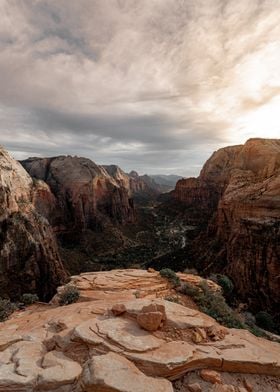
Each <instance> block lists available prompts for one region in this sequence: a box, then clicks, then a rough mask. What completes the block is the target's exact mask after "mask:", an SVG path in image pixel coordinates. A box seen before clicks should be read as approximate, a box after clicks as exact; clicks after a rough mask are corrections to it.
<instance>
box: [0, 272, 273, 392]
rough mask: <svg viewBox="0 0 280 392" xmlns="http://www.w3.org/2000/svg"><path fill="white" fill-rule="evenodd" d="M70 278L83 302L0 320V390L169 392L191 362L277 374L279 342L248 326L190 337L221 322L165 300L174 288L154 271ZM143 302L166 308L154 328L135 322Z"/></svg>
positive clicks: (204, 366)
mask: <svg viewBox="0 0 280 392" xmlns="http://www.w3.org/2000/svg"><path fill="white" fill-rule="evenodd" d="M185 279H186V280H187V279H188V275H186V276H185ZM75 282H76V284H77V286H78V287H79V289H80V290H81V292H82V296H81V302H78V303H75V304H72V305H68V306H61V307H59V306H57V305H55V303H56V300H54V301H53V304H52V305H33V306H31V307H30V308H28V309H27V310H26V311H19V312H17V313H15V314H14V315H13V316H12V318H11V319H10V320H7V321H6V322H4V323H2V324H0V342H1V345H0V391H1V390H2V391H6V392H9V391H28V392H29V391H41V390H42V391H47V390H48V391H53V392H70V391H71V392H72V391H73V392H82V391H102V392H104V391H105V392H106V391H110V392H111V391H118V392H134V391H137V392H147V391H159V392H160V391H162V392H171V391H173V386H172V384H171V382H170V380H177V379H179V378H180V377H182V376H183V375H185V374H186V372H192V371H194V370H196V369H212V370H216V371H219V372H221V374H223V372H230V373H233V374H234V373H235V372H240V373H252V374H257V375H259V377H260V376H264V375H268V376H278V377H280V345H279V344H277V343H272V342H269V341H266V340H264V339H261V338H257V337H255V336H253V335H252V334H251V333H249V332H247V331H244V330H235V329H226V331H227V333H226V334H225V335H224V336H223V338H221V339H220V340H219V341H213V340H211V339H209V338H207V339H206V340H205V341H204V342H202V343H199V344H196V343H194V342H193V341H192V339H191V335H192V331H193V330H196V329H197V328H201V329H204V330H205V331H207V330H208V329H209V328H213V327H216V328H219V325H218V324H217V323H216V322H215V321H214V320H213V319H212V318H211V317H209V316H206V315H205V314H203V313H201V312H199V311H198V310H196V309H195V308H190V307H185V306H182V305H179V304H176V303H173V302H168V301H165V300H164V299H163V298H164V297H165V296H166V294H171V293H172V290H173V289H172V288H170V285H169V283H168V282H167V281H166V280H165V279H163V278H162V277H161V276H160V274H159V273H157V272H148V271H141V270H114V271H108V272H100V273H98V272H96V273H89V274H83V275H81V276H79V277H78V276H75V277H73V278H72V280H71V284H74V283H75ZM139 288H141V298H136V296H135V292H138V290H139ZM83 291H85V292H86V295H84V294H83ZM58 292H60V290H59V291H58ZM90 292H91V293H92V294H90ZM58 295H59V294H58ZM117 297H119V298H118V299H117ZM120 298H121V300H120ZM120 303H121V304H123V305H124V306H125V309H126V312H124V313H123V314H122V315H119V316H117V317H116V316H114V315H113V314H112V312H111V309H112V306H114V304H120ZM143 307H144V310H147V311H149V310H154V309H158V311H160V310H161V311H162V312H163V311H164V312H163V313H162V314H164V323H163V326H162V327H160V328H159V329H158V330H157V331H155V332H149V331H146V330H143V329H142V328H141V327H140V326H139V325H138V323H137V317H138V315H139V314H141V312H142V311H143ZM172 331H173V332H176V335H174V334H173V333H172ZM173 336H176V338H173ZM206 336H207V334H206ZM209 390H210V389H209Z"/></svg>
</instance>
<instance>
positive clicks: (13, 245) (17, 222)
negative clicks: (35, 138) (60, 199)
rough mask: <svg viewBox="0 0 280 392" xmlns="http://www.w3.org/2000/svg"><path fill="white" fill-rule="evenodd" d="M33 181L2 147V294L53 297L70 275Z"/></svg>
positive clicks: (0, 286) (0, 212)
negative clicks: (37, 203)
mask: <svg viewBox="0 0 280 392" xmlns="http://www.w3.org/2000/svg"><path fill="white" fill-rule="evenodd" d="M32 194H33V181H32V179H31V177H30V176H29V175H28V174H27V173H26V171H25V170H24V169H23V168H22V166H21V165H20V164H19V163H18V162H16V161H15V160H14V159H12V158H11V157H10V156H9V154H8V153H7V152H6V151H5V150H4V149H3V148H2V147H0V269H1V278H0V295H1V294H5V295H7V294H8V295H9V296H10V297H11V298H13V299H14V298H18V297H19V296H20V294H22V293H25V292H27V293H29V292H36V293H37V294H39V296H40V297H41V298H42V299H48V298H50V297H51V296H52V295H53V293H54V291H55V290H56V287H57V285H59V284H60V283H61V282H62V281H63V280H64V279H65V278H66V277H67V274H66V272H65V270H64V268H63V265H62V263H61V260H60V256H59V254H58V249H57V244H56V240H55V238H54V236H53V233H52V230H51V228H50V226H49V223H48V221H47V220H46V219H45V218H43V217H42V216H41V215H39V214H38V212H37V211H36V210H35V209H34V206H33V204H32Z"/></svg>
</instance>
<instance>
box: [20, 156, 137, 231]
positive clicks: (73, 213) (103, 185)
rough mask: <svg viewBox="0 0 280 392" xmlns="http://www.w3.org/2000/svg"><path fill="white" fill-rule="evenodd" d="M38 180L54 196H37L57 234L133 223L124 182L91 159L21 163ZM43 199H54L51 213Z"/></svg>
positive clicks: (31, 160) (30, 160) (132, 212)
mask: <svg viewBox="0 0 280 392" xmlns="http://www.w3.org/2000/svg"><path fill="white" fill-rule="evenodd" d="M21 164H22V165H23V167H24V168H25V169H26V170H27V172H28V173H29V174H30V175H31V176H32V177H33V178H35V179H38V180H43V181H44V182H45V183H46V184H47V185H48V186H49V190H50V193H51V194H52V196H51V195H50V194H49V193H48V192H47V191H46V190H45V191H44V190H41V193H40V195H41V197H40V195H39V197H38V193H37V197H36V196H35V197H36V201H37V206H38V208H39V209H40V208H43V213H45V214H47V217H48V219H49V221H50V222H51V224H52V226H53V227H54V229H55V230H56V231H57V232H61V231H72V232H75V231H76V230H78V231H80V232H81V231H83V230H85V229H93V230H96V229H97V230H99V229H101V228H102V226H104V225H106V224H110V223H120V224H122V223H125V222H129V221H133V220H134V207H133V200H132V198H131V196H130V194H129V192H128V189H127V187H126V184H125V183H122V182H121V181H120V180H117V179H115V178H114V177H113V176H111V175H110V174H109V173H108V172H107V171H106V170H105V169H104V168H103V167H102V166H98V165H96V164H95V163H94V162H92V161H91V160H90V159H86V158H78V157H72V156H59V157H54V158H42V159H41V158H29V159H27V160H24V161H21ZM44 196H45V197H47V199H48V200H49V198H53V201H54V203H52V204H53V208H52V211H51V213H50V211H49V210H48V209H47V207H46V206H47V205H48V204H49V203H48V200H47V201H46V203H45V206H44V203H43V202H42V199H43V200H44Z"/></svg>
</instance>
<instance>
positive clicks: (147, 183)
mask: <svg viewBox="0 0 280 392" xmlns="http://www.w3.org/2000/svg"><path fill="white" fill-rule="evenodd" d="M103 167H104V169H105V170H106V171H107V172H108V173H109V174H110V176H112V177H114V179H115V180H116V181H117V182H118V183H120V184H121V185H122V186H124V187H125V188H126V189H127V190H128V192H129V194H130V195H131V196H133V197H134V198H136V200H139V199H141V198H142V199H147V200H152V199H156V198H157V197H158V196H159V195H160V193H162V192H166V191H167V190H166V187H165V186H162V185H159V184H157V183H156V182H155V181H154V180H153V178H152V177H150V176H148V175H147V174H145V175H142V176H140V175H139V174H138V173H137V172H136V171H131V172H130V173H128V174H127V173H125V172H124V171H123V170H122V169H121V168H120V167H118V166H116V165H108V166H107V165H105V166H103ZM168 190H169V189H168Z"/></svg>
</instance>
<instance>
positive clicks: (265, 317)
mask: <svg viewBox="0 0 280 392" xmlns="http://www.w3.org/2000/svg"><path fill="white" fill-rule="evenodd" d="M255 317H256V323H257V325H258V326H259V327H260V328H263V329H266V330H268V331H270V332H274V331H275V323H274V321H273V318H272V316H271V315H270V314H269V313H267V312H259V313H257V314H256V316H255Z"/></svg>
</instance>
